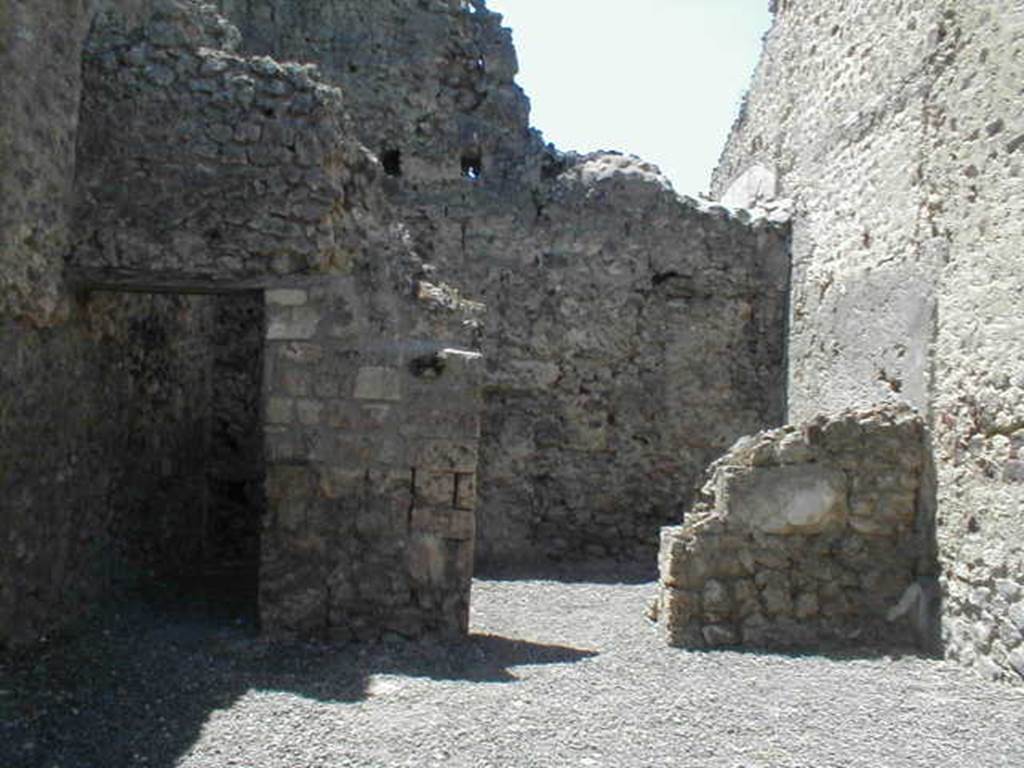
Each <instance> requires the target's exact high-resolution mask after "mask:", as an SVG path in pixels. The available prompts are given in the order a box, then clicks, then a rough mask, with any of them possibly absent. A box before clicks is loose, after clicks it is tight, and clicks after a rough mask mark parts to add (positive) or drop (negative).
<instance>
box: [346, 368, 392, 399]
mask: <svg viewBox="0 0 1024 768" xmlns="http://www.w3.org/2000/svg"><path fill="white" fill-rule="evenodd" d="M353 397H355V398H356V399H357V400H391V401H396V400H401V399H402V378H401V372H400V371H399V370H398V369H397V368H386V367H381V366H364V367H362V368H360V369H359V373H358V374H356V382H355V389H354V392H353Z"/></svg>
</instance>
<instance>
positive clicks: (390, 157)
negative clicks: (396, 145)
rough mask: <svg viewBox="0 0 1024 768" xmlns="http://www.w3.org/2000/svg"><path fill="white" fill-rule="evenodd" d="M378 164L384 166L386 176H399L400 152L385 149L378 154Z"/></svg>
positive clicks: (400, 172)
mask: <svg viewBox="0 0 1024 768" xmlns="http://www.w3.org/2000/svg"><path fill="white" fill-rule="evenodd" d="M380 164H381V165H382V166H384V173H386V174H387V175H388V176H401V175H402V151H401V150H400V149H385V150H384V151H383V152H381V153H380Z"/></svg>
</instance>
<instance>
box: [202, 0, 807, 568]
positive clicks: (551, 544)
mask: <svg viewBox="0 0 1024 768" xmlns="http://www.w3.org/2000/svg"><path fill="white" fill-rule="evenodd" d="M220 7H221V8H223V9H224V10H225V13H227V14H228V15H229V16H230V17H231V18H232V20H233V21H235V22H236V23H237V24H238V25H239V27H240V28H241V29H242V31H243V33H244V36H243V43H242V49H243V50H244V51H246V52H248V53H251V54H254V55H268V54H269V55H274V56H279V57H284V58H298V59H302V60H310V61H314V62H316V63H317V64H318V65H319V68H320V71H321V72H322V74H323V77H324V78H325V79H326V80H328V81H330V82H332V83H335V84H337V85H339V86H340V87H341V90H342V93H343V94H344V97H343V98H344V104H345V108H346V109H347V110H348V111H349V112H350V113H351V114H352V116H353V122H352V124H353V129H354V131H355V132H356V134H357V135H358V136H359V138H360V139H361V140H362V141H363V143H364V144H365V145H366V146H368V147H370V148H371V149H373V150H374V151H375V152H377V153H378V155H379V156H380V158H381V161H382V164H383V166H384V168H385V171H386V175H388V178H387V180H386V184H385V189H386V190H387V192H388V196H389V199H390V201H391V202H392V203H393V204H394V205H395V207H396V208H397V210H398V211H399V215H400V216H401V218H402V219H403V220H404V222H405V223H406V225H407V226H408V229H409V233H410V237H411V241H412V244H413V247H414V248H415V250H416V252H417V253H418V254H419V255H420V256H421V257H422V258H423V259H425V260H426V261H428V262H430V263H432V264H435V265H437V266H439V267H441V268H443V269H445V270H446V271H447V273H448V274H450V275H452V276H455V277H457V281H458V283H459V285H460V286H461V287H462V288H463V289H464V290H465V291H466V292H467V294H468V295H471V296H473V297H474V298H478V299H480V300H481V301H483V302H484V303H486V305H487V314H486V316H485V318H484V321H483V328H482V339H481V350H482V352H483V353H484V357H485V360H486V374H485V380H484V386H485V405H484V415H483V425H482V429H483V433H482V441H481V446H480V476H479V487H480V508H479V516H478V527H477V530H478V534H477V552H478V560H479V562H480V563H481V564H482V565H484V566H490V565H496V566H500V565H507V564H515V563H522V562H524V561H539V560H547V559H552V558H553V559H562V558H570V559H580V558H586V557H591V558H593V557H604V556H610V555H615V556H624V557H653V555H654V552H655V549H656V547H657V531H658V528H659V527H660V526H661V525H663V524H665V523H668V522H670V521H672V520H673V519H676V518H677V517H678V514H679V510H680V508H681V506H683V505H685V504H686V502H687V500H688V498H689V495H690V489H691V487H692V485H693V484H694V482H695V481H696V480H697V479H698V477H699V475H700V472H701V470H702V468H703V467H704V466H705V465H706V464H707V463H708V462H709V461H711V460H712V459H713V458H715V457H716V456H717V455H719V454H720V453H721V452H722V451H724V450H725V449H726V448H727V447H728V446H729V445H730V444H731V443H732V442H733V441H734V440H735V439H736V438H737V437H739V436H740V435H742V434H745V433H748V432H751V431H756V430H758V429H761V428H763V427H765V426H769V425H775V424H780V423H781V422H782V420H783V418H782V407H783V403H782V401H783V381H782V375H783V374H782V370H783V365H782V359H783V333H784V331H783V328H784V324H785V313H786V301H787V295H788V294H787V290H788V289H787V286H788V275H789V266H788V264H789V262H788V251H787V244H786V229H785V226H784V221H783V217H780V218H779V219H778V222H777V223H772V222H770V221H769V220H768V217H767V216H766V215H761V216H760V217H756V218H755V217H751V216H749V215H748V214H747V213H746V212H743V211H732V210H729V209H726V208H723V207H720V206H713V207H708V206H706V205H703V204H698V203H697V202H695V201H693V200H689V199H687V198H680V197H679V196H677V195H676V194H675V193H674V192H673V191H672V189H671V187H670V186H669V184H668V182H667V181H666V180H665V179H664V178H663V177H662V176H661V175H660V174H659V173H658V171H657V169H656V168H654V167H653V166H650V165H649V164H646V163H643V162H642V161H640V160H638V159H636V158H633V157H629V156H624V155H618V154H614V153H599V154H596V155H593V156H585V157H581V156H577V155H573V154H562V153H560V152H558V151H556V150H555V149H554V148H553V147H550V146H547V147H546V146H544V144H543V143H542V141H541V140H540V137H539V134H537V133H536V132H534V131H531V130H530V128H529V123H528V102H527V100H526V98H525V96H524V95H523V94H522V92H521V91H520V90H519V88H518V87H517V86H516V85H515V83H514V82H513V77H514V75H515V73H516V70H517V64H516V58H515V51H514V50H513V48H512V45H511V40H510V36H509V33H508V31H507V30H505V29H503V28H502V27H501V26H500V19H501V17H500V16H498V15H497V14H494V13H492V12H490V11H488V10H487V9H486V8H485V7H484V5H483V3H479V2H462V1H460V0H432V1H431V2H414V1H413V0H387V1H386V2H374V3H365V2H357V1H356V0H328V1H327V2H315V3H313V2H294V1H293V0H289V1H287V2H285V1H284V0H222V2H221V3H220ZM381 94H387V98H386V99H382V98H381Z"/></svg>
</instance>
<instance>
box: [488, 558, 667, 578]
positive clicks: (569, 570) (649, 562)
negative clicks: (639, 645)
mask: <svg viewBox="0 0 1024 768" xmlns="http://www.w3.org/2000/svg"><path fill="white" fill-rule="evenodd" d="M474 576H475V578H478V579H483V580H485V581H557V582H561V583H563V584H644V583H647V582H651V581H657V580H658V566H657V558H656V557H654V556H653V555H652V556H651V557H650V558H647V559H644V560H642V561H634V560H584V561H580V562H571V561H568V562H557V563H556V562H533V563H513V564H507V565H491V564H484V565H478V566H477V568H476V572H475V574H474Z"/></svg>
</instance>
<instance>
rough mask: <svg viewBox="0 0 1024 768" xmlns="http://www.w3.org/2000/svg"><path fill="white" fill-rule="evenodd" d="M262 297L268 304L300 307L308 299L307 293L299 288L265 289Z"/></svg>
mask: <svg viewBox="0 0 1024 768" xmlns="http://www.w3.org/2000/svg"><path fill="white" fill-rule="evenodd" d="M264 297H265V299H266V302H267V304H268V306H281V307H300V306H302V305H303V304H305V303H306V302H307V301H308V300H309V294H308V293H307V292H306V291H305V290H303V289H301V288H278V289H275V290H270V291H266V292H265V293H264Z"/></svg>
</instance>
